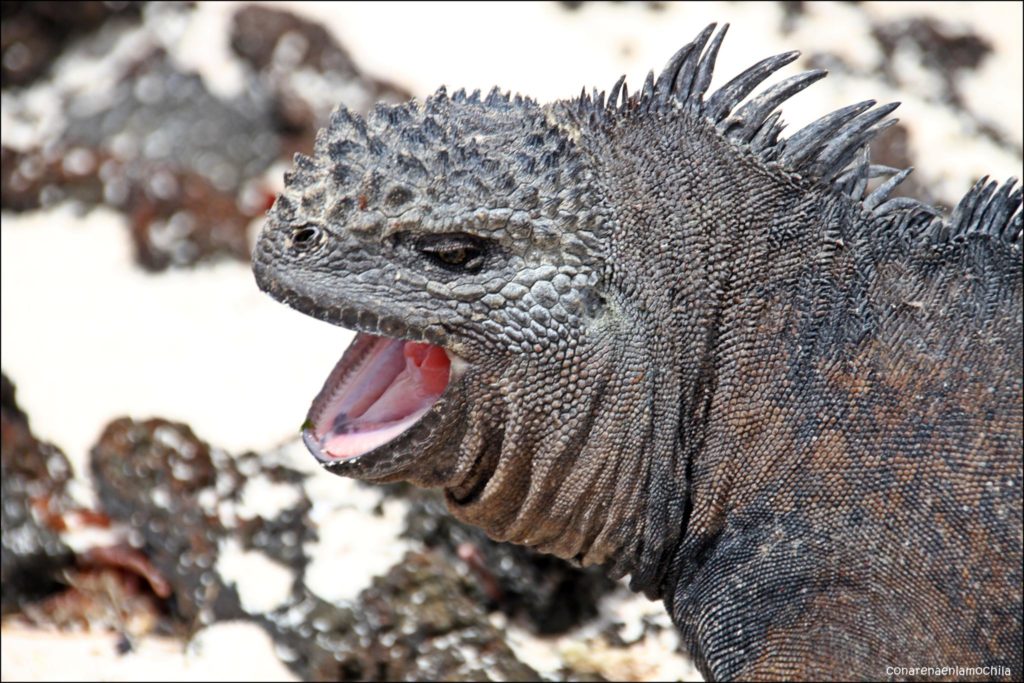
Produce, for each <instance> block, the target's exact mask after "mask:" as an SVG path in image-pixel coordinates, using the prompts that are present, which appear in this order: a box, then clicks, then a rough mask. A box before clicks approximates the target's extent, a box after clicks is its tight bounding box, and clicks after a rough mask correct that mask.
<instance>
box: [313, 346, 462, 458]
mask: <svg viewBox="0 0 1024 683" xmlns="http://www.w3.org/2000/svg"><path fill="white" fill-rule="evenodd" d="M465 369H466V363H465V362H464V361H462V360H461V359H460V358H459V357H458V356H455V355H454V354H452V353H451V352H450V351H448V350H446V349H444V348H443V347H440V346H437V345H434V344H429V343H424V342H417V341H409V340H405V339H400V338H394V337H383V336H377V335H374V334H369V333H364V332H360V333H357V336H356V338H355V340H354V341H353V342H352V344H351V345H350V346H349V348H348V349H347V350H346V351H345V353H344V355H343V356H342V358H341V360H339V361H338V364H337V365H336V366H335V368H334V370H333V371H332V372H331V374H330V376H329V377H328V378H327V381H326V382H325V384H324V387H323V389H321V391H320V393H319V395H317V397H316V399H315V400H314V401H313V405H312V406H311V407H310V410H309V414H308V416H307V420H306V424H305V428H304V429H303V441H304V442H305V443H306V446H307V448H309V450H310V452H311V453H313V455H314V456H315V457H316V458H317V459H318V460H319V461H320V462H321V463H322V464H324V465H327V466H329V467H330V469H332V470H333V469H335V468H336V467H337V466H338V465H339V464H340V463H346V464H347V463H352V465H355V461H357V460H363V459H369V460H376V459H377V458H375V457H374V456H375V454H378V453H384V452H392V451H398V450H404V447H405V446H412V444H409V443H408V442H409V441H410V439H408V438H403V437H406V435H407V433H409V432H410V430H411V428H412V427H413V426H415V425H417V424H419V423H420V422H421V421H423V420H424V418H425V417H426V416H427V415H429V414H431V413H432V412H433V413H436V412H439V411H440V410H441V409H442V408H443V405H444V402H443V401H441V399H442V397H443V396H444V395H445V393H446V392H447V390H448V387H449V386H450V385H451V384H452V383H454V382H455V381H456V380H458V379H459V378H460V377H461V376H462V375H463V374H464V372H465ZM413 431H421V430H413ZM417 436H418V437H420V438H422V435H421V434H417ZM352 465H348V466H347V469H351V468H352ZM339 473H342V472H340V471H339ZM345 473H349V472H345ZM351 474H357V472H351Z"/></svg>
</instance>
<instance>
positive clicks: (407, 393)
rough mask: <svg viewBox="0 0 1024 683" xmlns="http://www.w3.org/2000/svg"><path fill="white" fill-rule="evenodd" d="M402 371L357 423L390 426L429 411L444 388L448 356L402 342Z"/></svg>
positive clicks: (430, 347) (441, 352) (430, 346)
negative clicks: (403, 360)
mask: <svg viewBox="0 0 1024 683" xmlns="http://www.w3.org/2000/svg"><path fill="white" fill-rule="evenodd" d="M402 352H403V354H404V355H405V369H404V370H402V372H400V373H399V374H398V377H396V378H395V379H394V380H393V381H392V382H391V386H389V387H388V388H387V389H385V390H384V393H383V394H381V396H380V398H378V399H377V401H376V402H375V403H374V404H373V405H371V406H370V407H369V408H368V409H367V410H366V412H365V413H363V414H362V415H361V416H360V417H359V422H360V423H365V422H391V421H393V420H400V419H402V418H403V417H406V416H408V415H410V414H412V413H415V412H416V411H418V410H420V409H422V408H424V407H429V406H430V405H431V404H432V403H433V402H434V401H435V400H436V399H437V397H438V396H440V395H441V392H443V391H444V388H445V386H447V384H448V356H447V354H445V352H444V349H442V348H440V347H438V346H432V345H430V344H421V343H419V342H406V343H405V348H404V349H403V350H402Z"/></svg>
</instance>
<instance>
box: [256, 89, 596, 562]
mask: <svg viewBox="0 0 1024 683" xmlns="http://www.w3.org/2000/svg"><path fill="white" fill-rule="evenodd" d="M602 206H603V203H602V200H601V197H600V193H599V191H598V189H597V188H596V186H595V185H594V182H593V176H592V171H591V169H590V167H589V166H588V163H587V161H586V159H585V155H584V154H583V153H582V152H581V151H580V149H579V148H578V146H577V144H576V143H575V142H574V141H573V139H572V135H571V133H570V127H569V125H568V122H561V123H560V122H559V121H557V120H556V114H555V113H554V111H553V110H551V109H545V108H542V107H540V106H538V105H537V104H536V103H535V102H533V101H532V100H529V99H524V98H520V97H518V96H516V97H514V98H513V97H509V96H508V95H502V94H500V93H499V92H498V91H497V90H494V91H492V93H491V94H490V95H488V96H487V97H485V98H480V97H479V95H478V94H474V95H470V96H467V95H465V94H464V93H462V92H459V93H456V94H454V95H452V96H449V95H447V94H446V93H445V91H444V90H443V89H442V90H441V91H439V92H438V93H436V94H435V95H433V96H432V97H430V98H428V99H427V100H426V101H425V102H424V103H422V104H418V103H415V102H414V103H409V104H405V105H401V106H380V107H378V108H377V109H376V110H375V111H374V112H373V113H372V114H371V115H370V116H368V117H367V118H366V119H365V120H364V119H363V118H361V117H358V116H354V115H351V114H349V113H348V112H346V111H345V110H344V109H340V110H338V111H337V112H336V113H335V114H334V116H333V117H332V119H331V122H330V124H329V126H328V127H327V128H326V129H324V130H323V131H321V133H320V135H319V137H318V139H317V142H316V146H315V151H314V154H313V156H312V157H307V156H299V157H297V159H296V167H295V169H294V171H293V172H291V173H289V174H287V175H286V187H285V190H284V192H283V193H282V194H281V195H280V196H279V197H278V199H277V201H276V203H275V205H274V207H273V209H272V210H271V211H270V214H269V219H268V222H267V224H266V227H265V228H264V230H263V233H262V235H261V236H260V239H259V242H258V244H257V246H256V249H255V253H254V258H253V266H254V270H255V273H256V278H257V281H258V282H259V285H260V286H261V288H263V289H264V290H266V291H267V292H269V293H270V294H272V295H273V296H275V297H276V298H278V299H280V300H282V301H284V302H285V303H288V304H289V305H292V306H293V307H295V308H297V309H299V310H300V311H303V312H305V313H307V314H310V315H312V316H314V317H317V318H320V319H323V320H327V321H329V322H332V323H335V324H339V325H342V326H344V327H347V328H350V329H354V330H355V331H356V332H357V336H356V339H355V341H354V342H353V343H352V345H351V346H350V347H349V349H348V350H347V351H346V352H345V354H344V355H343V357H342V358H341V360H340V361H339V363H338V364H337V366H336V367H335V369H334V371H333V372H332V373H331V375H330V377H329V378H328V380H327V382H326V384H325V385H324V387H323V390H322V391H321V392H320V395H319V396H318V397H317V398H316V400H315V401H314V402H313V405H312V408H311V409H310V412H309V415H308V419H307V422H306V425H305V428H304V431H303V436H304V439H305V442H306V444H307V446H308V447H309V449H310V450H311V451H312V452H313V454H314V455H315V456H316V457H317V458H318V459H319V460H320V462H321V463H322V464H323V465H324V466H325V467H326V468H327V469H329V470H330V471H332V472H335V473H338V474H342V475H346V476H354V477H359V478H363V479H369V480H374V481H389V480H396V479H407V480H411V481H413V482H415V483H417V484H420V485H424V486H443V487H445V488H446V490H447V492H448V494H449V500H450V503H451V504H452V505H453V506H456V507H459V508H461V509H463V511H464V512H465V511H466V510H467V509H468V508H469V507H472V506H474V505H476V507H478V508H479V509H481V510H487V511H490V512H493V511H496V510H498V508H497V507H495V505H494V503H493V500H492V499H495V498H500V499H502V500H503V502H502V504H501V506H500V508H501V510H502V512H501V514H502V515H506V517H507V519H508V521H511V520H512V518H514V516H515V515H512V517H508V515H507V511H506V510H505V507H506V505H511V506H516V505H519V506H522V505H525V504H527V502H526V499H527V498H529V497H530V494H531V484H530V480H531V472H532V474H533V476H534V477H536V476H541V475H544V474H545V473H544V472H538V471H536V470H535V469H533V468H531V465H530V462H529V460H530V459H531V458H532V457H534V456H535V455H543V454H545V453H548V454H551V456H552V458H551V459H550V460H549V461H547V462H546V463H545V465H546V466H548V467H552V468H554V471H552V472H550V473H549V474H554V472H555V471H563V472H565V471H566V469H567V468H568V466H569V465H570V464H571V463H570V462H569V459H570V458H573V457H575V456H576V455H577V454H578V451H579V449H580V445H581V444H582V443H583V442H584V441H586V440H587V438H588V437H589V429H590V427H591V426H592V425H591V422H592V421H591V420H590V419H589V417H588V413H589V412H590V411H591V408H590V406H589V405H588V404H587V403H586V402H585V401H584V400H579V399H581V398H585V396H586V395H587V394H588V393H595V392H597V391H598V390H599V389H600V388H603V385H604V384H605V381H601V380H600V378H599V377H598V375H599V374H600V368H601V366H602V360H601V358H600V356H601V354H604V355H605V356H609V353H610V351H609V349H608V346H609V345H610V341H611V340H610V338H608V337H607V336H606V335H605V334H604V328H606V327H608V325H609V324H610V323H609V320H608V315H607V313H608V307H607V305H606V297H605V284H606V283H605V282H604V280H603V279H602V273H603V271H604V269H605V266H606V263H607V260H608V258H609V254H608V243H607V240H606V236H605V232H604V224H605V221H606V217H605V216H604V215H603V214H602V211H603V209H602ZM588 373H589V375H590V376H591V377H590V379H589V380H587V381H581V374H582V375H583V377H584V378H586V377H587V375H588ZM574 399H575V400H579V402H578V403H575V402H573V401H574ZM541 469H543V468H541ZM513 480H515V481H513ZM538 483H539V482H538V481H537V480H535V481H534V482H533V488H537V486H538ZM513 489H514V490H513ZM540 497H541V498H543V499H545V500H546V501H548V502H550V500H551V498H552V497H551V496H550V495H548V494H544V495H542V496H540ZM539 502H540V500H539V499H537V500H535V501H532V502H530V503H529V505H531V506H533V505H537V504H539ZM466 516H467V517H469V518H470V519H471V521H475V522H477V523H481V522H482V520H481V519H480V518H479V517H478V516H475V515H472V514H469V513H467V514H466ZM485 526H486V527H487V528H488V529H489V530H490V531H492V533H494V534H495V535H500V536H506V537H508V536H512V537H516V538H517V539H518V540H520V541H524V542H525V541H534V540H540V541H544V540H550V539H544V538H539V539H535V537H531V535H530V534H531V533H532V532H536V531H538V529H536V528H534V529H533V530H532V532H528V531H526V528H525V526H524V527H523V529H521V530H519V531H513V530H512V529H511V528H510V527H509V525H508V524H502V523H501V522H494V523H490V524H485ZM577 552H578V549H577Z"/></svg>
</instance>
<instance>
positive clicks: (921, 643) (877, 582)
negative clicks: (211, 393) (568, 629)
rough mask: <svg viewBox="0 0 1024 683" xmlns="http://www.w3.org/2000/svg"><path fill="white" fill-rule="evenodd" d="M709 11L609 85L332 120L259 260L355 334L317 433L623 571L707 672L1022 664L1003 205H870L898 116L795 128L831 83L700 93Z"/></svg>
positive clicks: (385, 469) (985, 194)
mask: <svg viewBox="0 0 1024 683" xmlns="http://www.w3.org/2000/svg"><path fill="white" fill-rule="evenodd" d="M712 29H713V27H708V29H707V30H705V31H704V32H703V33H702V34H701V35H700V36H699V37H698V38H697V39H696V40H695V41H694V42H693V43H691V44H690V45H688V46H686V47H684V48H683V49H682V50H680V51H679V53H677V55H676V56H675V57H674V58H673V59H672V61H671V62H670V63H669V65H668V66H667V67H666V69H665V71H664V72H663V73H662V75H661V76H660V77H659V78H658V79H657V80H655V79H654V78H653V75H652V76H650V77H648V81H647V83H645V85H644V88H643V90H642V91H641V92H640V93H637V94H634V95H633V96H629V95H628V94H627V93H626V90H625V87H624V86H623V82H622V80H621V79H620V81H619V82H618V83H617V84H616V86H615V88H613V90H612V92H611V94H610V96H609V97H608V102H607V104H606V103H605V97H604V94H603V93H602V94H601V95H597V94H595V95H594V96H593V97H587V96H581V97H580V98H579V99H577V100H572V101H562V102H557V103H554V104H552V105H548V106H544V107H542V106H539V105H537V104H536V103H535V102H533V101H531V100H529V99H522V98H520V97H518V96H516V97H515V98H509V97H508V96H502V95H501V94H500V93H498V92H497V91H496V90H495V91H494V92H492V93H491V94H490V95H489V96H487V97H486V98H485V99H484V100H481V99H480V98H479V96H478V95H476V94H474V95H473V96H469V97H467V96H465V95H464V93H461V92H460V93H456V94H455V95H453V96H448V95H447V94H446V93H445V92H444V91H443V90H442V91H439V92H438V93H437V94H436V95H434V96H433V97H431V98H429V99H428V100H427V101H426V102H425V103H423V104H417V103H410V104H407V105H402V106H399V107H383V106H382V107H380V108H378V110H377V111H376V112H375V113H374V114H373V115H372V116H371V117H370V118H369V119H368V120H365V121H364V120H362V119H359V118H356V117H353V116H350V115H349V114H348V113H347V112H345V111H344V110H339V111H338V112H337V113H336V114H335V116H334V117H333V118H332V121H331V123H330V125H329V127H328V128H327V129H325V130H324V131H322V132H321V135H320V137H319V138H318V141H317V147H316V151H315V154H314V156H313V157H312V158H309V157H300V158H298V160H297V169H296V171H295V172H294V173H292V174H290V175H289V176H287V178H286V189H285V191H284V193H283V194H282V195H281V196H280V197H279V198H278V201H277V203H276V204H275V207H274V209H273V210H272V211H271V213H270V218H269V222H268V224H267V227H266V228H265V230H264V232H263V234H262V235H261V237H260V240H259V243H258V244H257V247H256V250H255V254H254V270H255V273H256V277H257V281H258V282H259V284H260V286H261V287H262V288H263V289H265V290H266V291H268V292H269V293H271V294H272V295H273V296H275V297H277V298H279V299H281V300H282V301H284V302H286V303H288V304H290V305H292V306H294V307H296V308H298V309H299V310H301V311H303V312H305V313H308V314H310V315H314V316H316V317H318V318H321V319H324V320H328V321H331V322H334V323H338V324H342V325H345V326H346V327H352V328H355V329H356V330H358V331H359V332H360V333H361V334H360V335H359V336H358V337H357V339H356V341H355V342H354V343H353V346H352V347H351V348H350V350H349V351H348V352H346V354H345V356H344V357H343V358H342V360H341V361H340V362H339V364H338V366H337V368H335V371H334V373H332V376H331V378H330V379H329V380H328V382H327V384H326V385H325V387H324V390H323V391H322V392H321V395H320V396H319V397H318V398H317V400H316V401H315V402H314V405H313V407H312V409H311V411H310V417H309V421H308V423H307V428H306V430H305V433H304V434H305V439H306V442H307V444H308V445H309V447H310V449H311V450H312V451H313V452H314V454H315V455H317V457H318V458H319V459H320V460H321V462H323V464H324V466H325V467H326V468H327V469H329V470H331V471H333V472H336V473H338V474H342V475H346V476H354V477H359V478H362V479H367V480H372V481H393V480H399V479H402V480H409V481H412V482H414V483H416V484H418V485H420V486H428V487H442V488H444V490H445V492H446V494H447V500H448V503H449V507H450V509H451V511H452V513H453V514H454V515H456V516H457V517H459V518H460V519H463V520H465V521H468V522H471V523H473V524H477V525H479V526H481V527H482V528H484V529H485V530H486V531H487V532H488V533H489V534H490V535H491V536H493V537H494V538H496V539H500V540H509V541H513V542H516V543H521V544H525V545H529V546H533V547H536V548H539V549H540V550H543V551H546V552H551V553H554V554H556V555H559V556H561V557H564V558H569V559H575V560H578V561H580V562H582V563H583V564H595V563H602V564H606V565H607V566H608V568H609V571H610V572H611V573H612V574H613V575H615V576H622V575H625V574H627V573H628V574H630V575H631V586H632V587H633V588H634V589H635V590H639V591H643V592H644V593H645V594H647V595H648V596H650V597H652V598H662V599H664V601H665V604H666V606H667V608H668V609H669V612H670V613H671V615H672V617H673V619H674V621H675V622H676V624H677V625H678V626H679V628H680V630H681V632H682V634H683V636H684V640H685V642H686V643H687V645H688V647H689V649H690V651H691V653H692V654H693V656H694V657H695V659H696V661H697V663H698V666H699V667H700V668H701V670H702V672H703V673H704V674H705V676H708V677H711V678H716V679H728V678H750V677H755V678H770V677H787V678H791V677H801V678H815V677H830V678H860V677H866V678H880V677H883V676H887V675H892V672H887V670H886V667H887V666H938V667H941V666H962V667H967V666H988V667H992V666H1008V667H1010V675H1012V676H1019V675H1020V672H1021V650H1020V646H1021V639H1022V627H1021V609H1022V606H1021V605H1022V603H1021V561H1022V560H1021V554H1022V543H1024V541H1022V537H1024V533H1022V523H1021V511H1022V500H1021V484H1022V464H1021V463H1022V460H1021V450H1020V449H1021V440H1022V409H1021V403H1022V368H1021V352H1022V349H1021V326H1022V314H1021V305H1022V298H1021V297H1022V294H1021V293H1022V272H1021V220H1022V219H1021V211H1020V206H1021V190H1020V188H1019V187H1018V185H1017V183H1016V181H1013V180H1011V181H1009V182H1008V183H1006V184H1004V185H1002V186H997V185H996V184H995V183H992V184H985V183H984V182H982V183H979V185H978V186H976V187H975V189H973V190H972V191H971V192H970V193H969V194H968V195H967V196H966V197H965V199H964V201H963V202H961V204H960V205H959V206H958V208H957V209H956V210H955V211H954V213H953V215H952V216H951V217H949V218H947V219H943V218H940V217H937V216H936V215H935V214H936V213H937V212H936V211H935V210H933V209H931V208H929V207H925V206H922V205H920V204H918V203H916V202H913V201H911V200H906V199H897V200H892V201H888V202H887V201H886V198H887V195H888V193H889V191H891V189H892V187H893V186H894V185H895V184H896V183H898V182H899V181H900V180H902V178H903V177H904V175H905V174H902V173H901V174H899V175H896V176H895V177H894V178H893V179H891V180H890V181H889V182H887V183H885V184H884V186H883V187H882V188H880V189H878V190H876V191H875V192H873V193H871V194H868V195H866V193H865V185H866V183H867V180H868V179H869V178H870V177H875V176H878V175H889V174H892V173H895V171H894V170H893V169H884V168H879V167H875V166H871V165H870V164H869V162H868V160H867V154H866V143H867V142H868V140H870V138H871V137H873V136H874V135H875V134H876V133H877V132H878V130H880V129H881V128H883V127H885V126H886V125H888V122H887V121H886V120H884V117H885V115H886V114H888V112H889V111H891V109H892V106H885V107H879V108H875V109H871V105H873V104H874V103H873V102H868V103H862V104H860V105H854V106H851V107H847V108H846V109H843V110H839V111H838V112H833V113H832V114H830V115H828V116H825V117H823V118H822V119H820V120H819V121H818V122H816V123H814V124H811V125H810V126H808V127H807V128H805V129H803V130H802V131H799V132H797V133H795V134H793V135H791V136H790V137H789V138H788V139H786V140H779V132H780V130H781V125H780V124H779V123H778V114H777V113H773V112H774V110H775V109H776V107H777V106H778V105H779V104H780V103H781V102H782V101H784V100H785V99H787V98H788V97H790V96H791V95H793V94H794V93H795V92H798V91H799V90H801V89H803V88H804V87H806V86H807V85H810V83H812V82H813V81H815V80H818V79H819V78H821V77H822V76H823V75H824V74H823V72H808V73H805V74H801V75H798V76H795V77H793V78H790V79H788V80H786V81H783V82H782V83H780V84H779V85H776V86H773V87H772V88H769V89H767V90H765V91H764V93H763V94H761V95H758V96H756V97H754V98H752V99H750V100H749V101H748V102H747V103H746V104H742V105H740V104H739V103H740V102H741V101H742V100H743V99H744V98H745V97H746V96H747V95H748V94H749V93H750V92H751V91H752V90H753V89H754V88H755V87H756V86H757V85H758V84H760V83H761V82H762V81H763V80H764V79H765V78H766V77H767V76H769V75H770V74H771V73H773V72H774V71H776V70H777V69H779V68H781V66H783V65H785V64H786V63H788V62H790V61H792V60H793V59H795V57H796V54H795V53H788V54H786V55H780V56H778V57H773V58H769V59H766V60H764V61H763V62H761V63H759V64H757V65H755V66H754V67H752V68H751V69H749V70H748V71H746V72H744V73H743V74H741V75H740V76H738V77H737V78H736V79H734V80H733V81H732V82H730V83H729V84H727V85H726V86H724V87H723V88H722V89H720V90H719V91H717V92H716V93H714V94H712V95H707V94H706V91H707V87H708V83H709V82H710V78H711V71H712V69H713V66H714V61H715V56H716V54H717V51H718V48H719V45H720V44H721V40H722V37H723V36H724V33H725V30H724V29H723V30H722V31H720V32H719V33H718V34H717V35H716V36H715V37H714V39H713V40H711V41H710V44H709V43H708V39H709V38H710V36H711V31H712ZM705 46H706V49H705ZM403 340H409V341H403ZM412 341H415V342H417V343H410V342H412ZM419 342H422V343H419ZM1000 674H1001V671H1000V670H998V669H993V670H989V671H988V673H987V675H991V676H998V675H1000ZM896 675H897V676H898V675H899V674H898V673H897V674H896Z"/></svg>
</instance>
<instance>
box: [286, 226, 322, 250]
mask: <svg viewBox="0 0 1024 683" xmlns="http://www.w3.org/2000/svg"><path fill="white" fill-rule="evenodd" d="M290 242H291V246H292V247H294V248H295V249H298V250H300V251H305V250H307V249H312V248H313V247H315V246H316V245H317V244H319V242H320V229H319V228H316V227H314V226H312V225H305V226H303V227H301V228H293V229H292V232H291V237H290Z"/></svg>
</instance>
